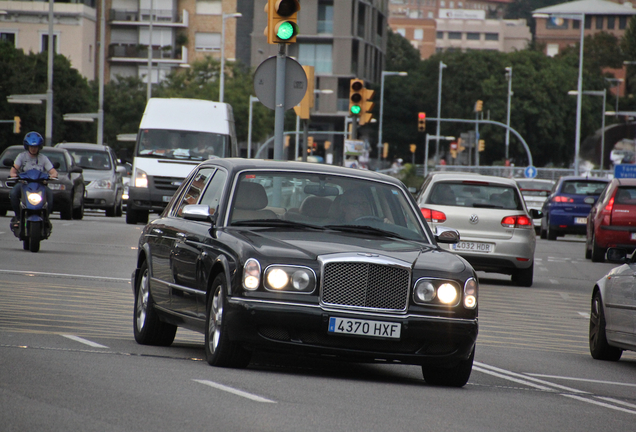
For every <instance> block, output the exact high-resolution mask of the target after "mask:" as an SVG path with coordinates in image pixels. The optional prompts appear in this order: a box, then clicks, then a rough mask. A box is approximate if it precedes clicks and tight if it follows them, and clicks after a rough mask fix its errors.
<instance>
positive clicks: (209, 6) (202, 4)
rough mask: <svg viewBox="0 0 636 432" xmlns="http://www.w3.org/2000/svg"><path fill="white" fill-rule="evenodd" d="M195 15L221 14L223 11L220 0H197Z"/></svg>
mask: <svg viewBox="0 0 636 432" xmlns="http://www.w3.org/2000/svg"><path fill="white" fill-rule="evenodd" d="M196 6H197V9H196V10H197V15H221V14H222V13H223V9H222V7H221V6H222V1H221V0H197V1H196Z"/></svg>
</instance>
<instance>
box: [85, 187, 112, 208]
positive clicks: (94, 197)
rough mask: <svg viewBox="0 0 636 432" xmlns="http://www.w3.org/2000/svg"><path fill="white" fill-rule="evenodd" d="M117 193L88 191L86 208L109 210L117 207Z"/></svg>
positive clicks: (110, 190)
mask: <svg viewBox="0 0 636 432" xmlns="http://www.w3.org/2000/svg"><path fill="white" fill-rule="evenodd" d="M116 194H117V192H116V191H114V190H112V189H86V195H85V196H84V207H86V208H91V209H107V208H111V207H113V206H114V205H115V198H116Z"/></svg>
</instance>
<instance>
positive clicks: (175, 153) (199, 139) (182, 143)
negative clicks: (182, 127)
mask: <svg viewBox="0 0 636 432" xmlns="http://www.w3.org/2000/svg"><path fill="white" fill-rule="evenodd" d="M229 138H230V137H229V136H228V135H221V134H217V133H210V132H191V131H179V130H165V129H144V130H142V131H141V135H140V137H139V143H138V144H137V148H136V154H135V156H141V157H155V158H156V157H161V158H166V159H191V160H206V159H212V158H215V157H225V156H226V154H225V149H226V148H227V147H228V145H227V143H228V140H229Z"/></svg>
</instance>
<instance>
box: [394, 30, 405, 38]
mask: <svg viewBox="0 0 636 432" xmlns="http://www.w3.org/2000/svg"><path fill="white" fill-rule="evenodd" d="M395 32H396V33H397V34H399V35H402V37H406V29H403V28H399V29H397V30H396V31H395Z"/></svg>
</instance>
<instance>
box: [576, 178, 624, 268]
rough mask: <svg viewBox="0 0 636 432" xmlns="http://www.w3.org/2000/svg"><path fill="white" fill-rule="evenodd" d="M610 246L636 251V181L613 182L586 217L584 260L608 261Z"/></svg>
mask: <svg viewBox="0 0 636 432" xmlns="http://www.w3.org/2000/svg"><path fill="white" fill-rule="evenodd" d="M610 247H618V248H622V249H625V250H626V251H627V252H630V253H631V252H633V251H634V249H636V179H618V178H615V179H613V180H612V181H610V182H609V184H608V185H607V187H606V188H605V190H604V191H603V193H602V194H601V196H600V197H599V198H598V201H596V204H594V205H593V206H592V210H591V211H590V214H589V216H588V218H587V237H586V242H585V257H586V258H592V261H595V262H597V261H601V262H602V261H605V252H606V251H607V248H610Z"/></svg>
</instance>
